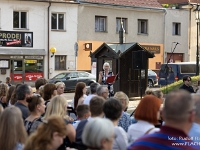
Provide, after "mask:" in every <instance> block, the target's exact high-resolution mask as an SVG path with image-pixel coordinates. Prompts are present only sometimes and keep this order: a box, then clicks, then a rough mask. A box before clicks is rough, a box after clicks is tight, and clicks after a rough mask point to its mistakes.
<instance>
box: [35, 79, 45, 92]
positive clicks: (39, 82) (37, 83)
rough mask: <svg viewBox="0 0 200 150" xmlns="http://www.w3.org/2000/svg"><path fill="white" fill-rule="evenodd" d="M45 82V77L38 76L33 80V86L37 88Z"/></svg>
mask: <svg viewBox="0 0 200 150" xmlns="http://www.w3.org/2000/svg"><path fill="white" fill-rule="evenodd" d="M45 84H47V80H46V79H45V78H39V79H37V80H36V81H35V88H36V90H39V88H40V86H42V85H45Z"/></svg>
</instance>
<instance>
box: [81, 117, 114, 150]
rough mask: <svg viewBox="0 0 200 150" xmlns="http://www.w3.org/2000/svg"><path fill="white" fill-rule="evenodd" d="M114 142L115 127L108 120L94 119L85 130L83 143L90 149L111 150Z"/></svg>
mask: <svg viewBox="0 0 200 150" xmlns="http://www.w3.org/2000/svg"><path fill="white" fill-rule="evenodd" d="M113 140H114V126H113V123H112V122H111V121H110V120H108V119H103V118H98V117H97V118H94V119H92V120H91V121H89V122H88V123H87V124H86V125H85V128H84V130H83V134H82V141H83V144H85V145H86V146H87V147H88V148H89V149H90V148H91V149H99V150H111V149H112V145H113Z"/></svg>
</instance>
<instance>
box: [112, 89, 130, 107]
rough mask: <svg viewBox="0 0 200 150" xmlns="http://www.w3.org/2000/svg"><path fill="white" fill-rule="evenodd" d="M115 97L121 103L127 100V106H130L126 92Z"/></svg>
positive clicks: (120, 92)
mask: <svg viewBox="0 0 200 150" xmlns="http://www.w3.org/2000/svg"><path fill="white" fill-rule="evenodd" d="M114 97H115V98H118V99H119V100H120V101H123V100H126V106H128V103H129V98H128V96H127V95H126V94H125V93H124V92H122V91H119V92H116V93H115V95H114ZM123 109H124V108H123Z"/></svg>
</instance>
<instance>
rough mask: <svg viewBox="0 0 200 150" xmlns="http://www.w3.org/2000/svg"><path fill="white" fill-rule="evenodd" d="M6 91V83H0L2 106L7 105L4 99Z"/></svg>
mask: <svg viewBox="0 0 200 150" xmlns="http://www.w3.org/2000/svg"><path fill="white" fill-rule="evenodd" d="M7 92H8V85H7V84H5V83H0V104H1V105H2V106H3V108H6V107H7V106H8V102H7V101H6V95H7Z"/></svg>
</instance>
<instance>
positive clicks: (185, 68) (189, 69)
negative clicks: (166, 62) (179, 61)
mask: <svg viewBox="0 0 200 150" xmlns="http://www.w3.org/2000/svg"><path fill="white" fill-rule="evenodd" d="M180 70H181V73H187V74H190V73H191V74H192V73H195V72H196V65H195V64H193V65H192V64H191V65H180Z"/></svg>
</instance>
